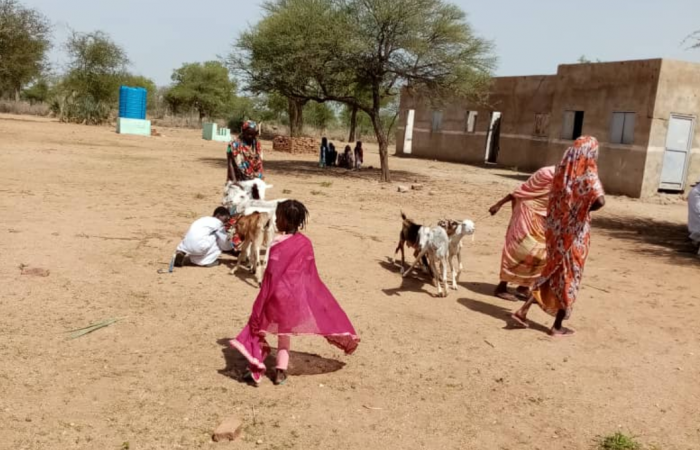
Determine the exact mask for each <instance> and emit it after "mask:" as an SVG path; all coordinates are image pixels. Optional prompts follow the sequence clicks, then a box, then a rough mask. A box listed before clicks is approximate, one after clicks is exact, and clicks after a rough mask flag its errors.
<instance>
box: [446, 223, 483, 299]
mask: <svg viewBox="0 0 700 450" xmlns="http://www.w3.org/2000/svg"><path fill="white" fill-rule="evenodd" d="M438 226H440V227H442V228H444V229H445V231H447V235H448V236H449V239H450V246H449V250H450V253H449V256H448V260H449V264H450V272H451V273H452V289H454V290H455V291H456V290H457V275H458V273H462V270H463V269H464V267H463V266H462V240H463V239H464V237H465V236H473V235H474V232H475V231H476V227H475V226H474V222H472V221H471V220H468V219H467V220H463V221H461V222H458V221H456V220H441V221H439V222H438ZM455 257H456V258H457V262H458V270H455V264H454V259H455Z"/></svg>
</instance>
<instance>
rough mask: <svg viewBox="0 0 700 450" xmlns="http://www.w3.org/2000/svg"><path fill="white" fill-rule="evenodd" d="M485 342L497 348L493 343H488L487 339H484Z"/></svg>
mask: <svg viewBox="0 0 700 450" xmlns="http://www.w3.org/2000/svg"><path fill="white" fill-rule="evenodd" d="M484 342H486V343H487V344H489V345H490V346H491V347H493V348H496V346H495V345H493V344H492V343H490V342H489V341H487V340H486V339H484Z"/></svg>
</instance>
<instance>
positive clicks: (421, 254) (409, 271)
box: [403, 249, 428, 278]
mask: <svg viewBox="0 0 700 450" xmlns="http://www.w3.org/2000/svg"><path fill="white" fill-rule="evenodd" d="M427 252H428V250H427V249H426V250H421V252H420V253H419V254H418V257H417V258H416V260H415V261H413V264H412V265H411V267H409V268H408V270H407V271H405V272H404V273H403V277H404V278H406V277H407V276H408V274H409V273H411V272H412V271H413V269H415V268H416V266H417V265H418V263H419V262H420V261H421V260H422V259H423V256H424V255H425V254H426V253H427Z"/></svg>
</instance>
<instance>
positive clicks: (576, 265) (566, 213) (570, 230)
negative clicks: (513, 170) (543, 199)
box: [511, 136, 605, 337]
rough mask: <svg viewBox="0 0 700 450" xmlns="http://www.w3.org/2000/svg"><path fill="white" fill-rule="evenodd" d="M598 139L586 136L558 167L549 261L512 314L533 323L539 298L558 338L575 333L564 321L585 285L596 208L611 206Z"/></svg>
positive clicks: (521, 323) (550, 221)
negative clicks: (532, 308)
mask: <svg viewBox="0 0 700 450" xmlns="http://www.w3.org/2000/svg"><path fill="white" fill-rule="evenodd" d="M597 161H598V141H597V140H596V139H595V138H594V137H589V136H585V137H580V138H578V139H577V140H576V142H575V143H574V146H573V147H571V148H569V149H568V150H567V151H566V153H565V154H564V158H563V159H562V161H561V163H560V164H559V166H558V167H557V171H556V173H555V175H554V181H553V183H552V192H551V194H550V198H549V207H548V209H547V231H546V239H547V264H546V266H545V268H544V270H543V271H542V276H541V277H540V279H539V280H538V281H537V282H536V283H535V285H534V286H533V290H532V296H531V297H530V299H529V300H528V301H527V302H526V303H525V305H523V307H522V308H520V309H519V310H518V311H516V312H515V313H514V314H512V315H511V317H512V319H513V320H514V321H515V322H516V323H517V324H518V325H519V326H521V327H525V328H527V326H528V323H527V313H528V310H529V309H530V306H531V305H532V304H533V303H534V302H537V303H538V304H539V305H540V307H541V308H542V310H543V311H545V312H546V313H548V314H550V315H552V316H554V317H555V318H556V319H555V321H554V325H553V326H552V328H551V330H550V332H549V333H550V335H552V336H555V337H560V336H571V335H572V334H573V333H574V331H573V330H571V329H568V328H564V327H563V326H562V322H563V321H564V320H567V319H569V317H570V316H571V312H572V310H573V306H574V302H575V301H576V295H577V293H578V290H579V287H580V285H581V277H582V275H583V268H584V266H585V264H586V258H587V257H588V249H589V247H590V243H591V214H590V213H591V211H597V210H599V209H600V208H602V207H603V206H605V193H604V192H603V186H602V185H601V183H600V179H599V178H598V163H597Z"/></svg>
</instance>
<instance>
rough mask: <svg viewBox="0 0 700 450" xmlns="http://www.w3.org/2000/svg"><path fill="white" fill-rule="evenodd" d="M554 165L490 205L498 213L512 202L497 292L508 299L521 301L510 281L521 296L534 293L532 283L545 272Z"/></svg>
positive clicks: (525, 296) (493, 212)
mask: <svg viewBox="0 0 700 450" xmlns="http://www.w3.org/2000/svg"><path fill="white" fill-rule="evenodd" d="M554 170H555V167H554V166H549V167H543V168H542V169H540V170H538V171H537V172H535V173H534V174H533V175H532V176H531V177H530V178H529V179H528V180H527V181H526V182H525V183H523V184H522V185H521V186H520V187H518V188H517V189H516V190H515V191H513V192H512V193H510V194H508V195H506V196H505V197H503V199H502V200H501V201H499V202H498V203H496V204H495V205H493V206H492V207H491V209H489V212H490V213H491V215H495V214H497V213H498V211H500V209H501V208H502V207H503V205H505V204H506V203H512V206H513V213H512V215H511V217H510V224H509V225H508V232H507V233H506V243H505V245H504V246H503V255H502V256H501V282H500V284H499V285H498V287H497V288H496V292H495V293H494V294H495V295H496V297H499V298H502V299H504V300H510V301H517V298H516V297H515V296H514V295H513V294H511V293H509V292H508V283H512V284H515V285H516V286H518V290H517V293H518V296H521V297H522V298H523V300H525V299H527V298H528V297H529V296H530V287H532V285H533V284H534V283H535V281H537V279H538V278H539V277H540V275H542V269H544V265H545V263H546V261H547V258H546V256H547V246H546V240H545V219H546V218H547V205H548V204H549V192H550V191H551V190H552V180H553V179H554Z"/></svg>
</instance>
